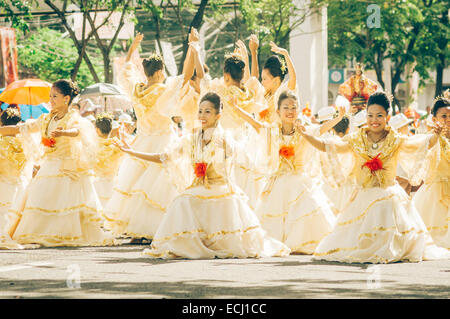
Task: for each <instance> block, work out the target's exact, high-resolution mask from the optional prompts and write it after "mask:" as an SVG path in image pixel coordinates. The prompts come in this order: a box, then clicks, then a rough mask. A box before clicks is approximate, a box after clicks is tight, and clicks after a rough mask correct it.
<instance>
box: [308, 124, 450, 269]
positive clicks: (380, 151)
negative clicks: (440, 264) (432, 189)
mask: <svg viewBox="0 0 450 319" xmlns="http://www.w3.org/2000/svg"><path fill="white" fill-rule="evenodd" d="M430 137H431V135H416V136H414V137H407V136H403V135H399V134H398V133H396V132H394V131H393V130H391V129H389V132H388V134H387V136H386V138H385V139H384V141H383V142H381V143H378V145H377V146H378V147H377V148H376V149H374V148H373V147H372V146H370V145H372V144H371V143H369V141H368V139H367V129H366V128H362V129H359V130H358V131H356V132H354V133H351V134H349V135H346V136H345V137H344V138H343V139H342V140H341V141H339V142H337V141H336V140H334V141H333V140H328V141H327V142H326V152H327V154H328V155H329V156H330V162H329V165H330V170H329V172H330V173H331V174H333V177H334V179H335V180H336V181H337V183H340V182H342V181H345V178H346V176H343V175H342V171H341V170H340V169H339V168H340V162H339V159H338V157H337V156H336V155H337V154H338V153H341V154H347V155H348V158H347V160H351V161H352V163H353V165H352V167H353V168H352V170H351V173H350V175H349V176H348V178H350V179H352V180H353V183H354V184H355V185H356V187H355V190H354V192H353V194H352V196H351V198H350V201H349V202H348V203H347V204H346V207H344V209H343V211H342V212H341V213H340V214H339V216H338V219H337V221H336V226H335V228H334V229H333V231H332V232H331V234H329V235H328V236H327V237H325V238H324V239H323V240H322V241H321V242H320V243H319V245H318V247H317V248H316V251H315V252H314V256H315V259H322V260H330V261H340V262H348V263H352V262H357V263H391V262H396V261H405V260H406V261H411V262H419V261H422V260H431V259H440V258H449V254H448V253H447V252H446V250H445V249H441V248H438V247H437V246H436V245H434V243H433V241H432V239H431V237H430V235H429V233H428V232H427V229H426V227H425V224H424V223H423V221H422V218H421V217H420V214H419V213H418V211H417V209H416V207H415V206H414V203H413V202H412V200H411V199H410V197H409V196H408V195H407V194H406V193H405V191H404V190H403V188H402V187H401V186H400V185H399V184H398V183H397V181H396V179H395V177H396V169H397V164H398V162H400V163H401V164H402V167H403V168H404V169H405V171H406V172H408V174H409V177H410V181H411V183H413V184H417V183H418V181H419V180H420V178H421V177H420V176H421V174H423V171H424V168H425V166H426V165H425V164H426V161H424V160H423V159H424V158H425V155H426V153H427V149H428V143H429V140H430Z"/></svg>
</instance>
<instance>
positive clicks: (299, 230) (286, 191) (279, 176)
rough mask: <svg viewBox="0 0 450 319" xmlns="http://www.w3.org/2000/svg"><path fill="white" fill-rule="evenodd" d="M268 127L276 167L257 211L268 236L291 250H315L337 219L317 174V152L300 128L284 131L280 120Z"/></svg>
mask: <svg viewBox="0 0 450 319" xmlns="http://www.w3.org/2000/svg"><path fill="white" fill-rule="evenodd" d="M269 129H270V134H271V137H270V139H271V144H270V152H271V155H270V157H271V158H270V163H269V167H273V169H270V171H272V173H271V175H270V176H269V177H268V182H267V184H266V186H265V188H264V190H263V192H262V194H261V196H260V200H259V201H258V204H257V207H256V210H255V211H256V215H257V216H258V218H259V219H260V221H261V225H262V227H263V228H264V229H265V230H266V231H267V233H268V235H269V236H272V237H274V238H275V239H277V240H280V241H282V242H283V243H285V244H286V245H287V246H288V247H289V248H290V249H291V251H292V252H295V253H303V254H312V253H313V252H314V250H315V248H316V246H317V244H318V243H319V242H320V241H321V240H322V239H323V238H324V237H325V236H326V235H328V234H329V233H330V232H331V230H332V229H333V226H334V223H335V221H336V218H335V216H334V214H333V212H332V210H331V208H330V202H329V201H328V198H327V197H326V195H325V193H324V192H323V191H322V189H321V187H320V184H321V183H320V181H319V180H318V179H317V178H316V177H315V176H317V175H318V174H315V173H314V172H316V171H317V170H318V169H319V167H318V165H317V159H318V157H317V154H318V152H317V151H316V150H315V149H313V148H312V146H310V145H309V144H308V143H307V142H306V141H305V139H304V138H302V137H301V135H300V134H299V133H298V132H294V134H292V135H283V134H282V133H281V124H275V125H273V126H272V127H270V128H269ZM308 129H311V128H310V127H308ZM315 165H316V166H317V167H314V166H315Z"/></svg>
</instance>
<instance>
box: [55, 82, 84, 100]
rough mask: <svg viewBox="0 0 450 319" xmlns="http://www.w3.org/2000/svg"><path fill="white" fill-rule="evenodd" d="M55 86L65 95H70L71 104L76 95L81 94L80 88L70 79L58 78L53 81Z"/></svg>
mask: <svg viewBox="0 0 450 319" xmlns="http://www.w3.org/2000/svg"><path fill="white" fill-rule="evenodd" d="M53 86H54V87H55V88H57V89H58V91H59V92H60V93H61V94H62V95H64V96H70V101H69V104H70V103H72V100H73V98H74V97H75V96H77V95H78V94H80V89H79V88H78V86H77V84H76V83H74V82H72V81H70V80H65V79H62V80H57V81H56V82H54V83H53Z"/></svg>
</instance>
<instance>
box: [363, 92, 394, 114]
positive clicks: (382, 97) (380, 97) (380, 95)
mask: <svg viewBox="0 0 450 319" xmlns="http://www.w3.org/2000/svg"><path fill="white" fill-rule="evenodd" d="M372 104H378V105H380V106H382V107H383V108H384V110H385V111H386V114H389V112H390V110H391V100H390V98H389V96H388V95H387V94H386V93H384V92H375V93H373V94H372V95H371V96H369V100H368V101H367V110H369V107H370V106H371V105H372Z"/></svg>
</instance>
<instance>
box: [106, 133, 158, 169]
mask: <svg viewBox="0 0 450 319" xmlns="http://www.w3.org/2000/svg"><path fill="white" fill-rule="evenodd" d="M120 138H121V140H120V141H114V145H116V146H117V147H118V148H119V149H120V150H121V151H122V152H124V153H127V154H129V155H131V156H134V157H137V158H140V159H142V160H144V161H149V162H153V163H158V164H161V163H162V161H161V155H163V154H159V153H143V152H136V151H134V150H133V149H131V147H130V145H128V143H127V142H126V141H125V136H124V135H123V134H120Z"/></svg>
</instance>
